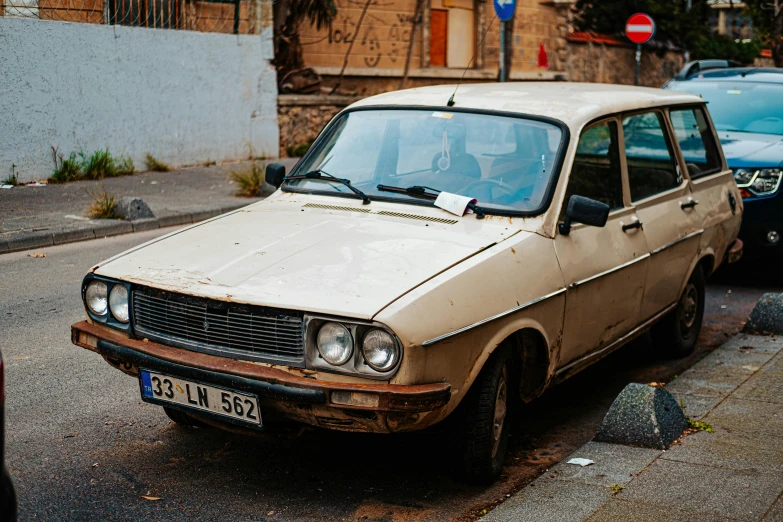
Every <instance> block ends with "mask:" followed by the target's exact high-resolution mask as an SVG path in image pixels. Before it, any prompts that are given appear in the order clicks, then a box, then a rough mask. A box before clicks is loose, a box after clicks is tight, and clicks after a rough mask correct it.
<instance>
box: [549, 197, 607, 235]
mask: <svg viewBox="0 0 783 522" xmlns="http://www.w3.org/2000/svg"><path fill="white" fill-rule="evenodd" d="M608 218H609V205H607V204H606V203H601V202H600V201H596V200H594V199H590V198H586V197H584V196H577V195H573V196H571V199H569V200H568V207H567V208H566V216H565V221H563V222H562V223H560V225H559V226H558V230H559V231H560V233H561V234H562V235H564V236H567V235H568V234H570V233H571V223H583V224H585V225H589V226H591V227H602V226H604V225H606V220H607V219H608Z"/></svg>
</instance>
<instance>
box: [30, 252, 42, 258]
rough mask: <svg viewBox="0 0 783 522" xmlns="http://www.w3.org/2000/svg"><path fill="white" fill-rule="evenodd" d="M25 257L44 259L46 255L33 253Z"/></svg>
mask: <svg viewBox="0 0 783 522" xmlns="http://www.w3.org/2000/svg"><path fill="white" fill-rule="evenodd" d="M27 257H46V254H41V253H39V252H35V253H33V254H27Z"/></svg>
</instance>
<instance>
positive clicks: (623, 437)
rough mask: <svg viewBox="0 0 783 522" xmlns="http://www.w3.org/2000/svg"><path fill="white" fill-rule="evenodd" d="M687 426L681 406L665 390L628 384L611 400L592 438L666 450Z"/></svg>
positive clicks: (599, 440)
mask: <svg viewBox="0 0 783 522" xmlns="http://www.w3.org/2000/svg"><path fill="white" fill-rule="evenodd" d="M687 427H688V421H687V419H686V418H685V414H684V413H683V412H682V408H680V406H679V405H678V404H677V401H676V400H675V399H674V397H672V395H671V394H670V393H669V392H668V391H666V390H665V389H664V388H657V387H655V386H650V385H647V384H638V383H631V384H629V385H628V386H626V387H625V388H624V389H623V391H621V392H620V394H619V395H618V396H617V398H616V399H615V400H614V402H613V403H612V406H611V407H610V408H609V411H608V412H607V413H606V416H605V417H604V420H603V422H601V426H600V427H599V428H598V433H596V435H595V437H594V438H593V440H594V441H596V442H609V443H612V444H624V445H626V446H641V447H643V448H653V449H666V448H668V447H669V446H670V445H671V443H672V442H674V441H675V440H677V438H678V437H679V436H680V435H682V432H683V431H685V428H687Z"/></svg>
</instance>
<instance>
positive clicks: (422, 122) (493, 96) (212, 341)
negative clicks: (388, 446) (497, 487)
mask: <svg viewBox="0 0 783 522" xmlns="http://www.w3.org/2000/svg"><path fill="white" fill-rule="evenodd" d="M454 91H455V88H454V86H453V85H451V86H438V87H424V88H417V89H411V90H406V91H400V92H391V93H387V94H382V95H379V96H374V97H371V98H367V99H364V100H361V101H359V102H357V103H355V104H353V105H352V106H350V107H348V108H347V109H345V110H344V111H342V112H341V113H340V114H338V115H337V116H336V117H335V118H334V119H333V120H332V121H331V123H329V125H328V126H327V127H326V128H325V129H324V130H323V132H322V133H321V134H320V136H319V137H318V139H317V140H316V142H315V143H314V144H313V146H312V147H311V148H310V150H309V151H308V152H307V154H306V155H305V156H304V157H303V158H302V159H301V161H300V162H299V163H298V164H297V166H296V167H295V168H294V169H293V171H292V172H291V173H290V174H289V175H288V176H287V177H284V175H285V169H284V167H283V166H281V165H274V164H272V165H269V166H268V167H267V181H268V182H270V183H271V184H273V185H276V186H278V187H279V190H277V191H276V192H275V193H274V194H273V195H272V196H270V197H269V198H267V199H266V200H264V201H262V202H259V203H255V204H252V205H249V206H247V207H245V208H243V209H241V210H238V211H235V212H232V213H229V214H226V215H223V216H220V217H217V218H214V219H211V220H208V221H205V222H203V223H199V224H197V225H193V226H191V227H188V228H185V229H183V230H179V231H177V232H173V233H171V234H168V235H166V236H164V237H161V238H159V239H155V240H153V241H150V242H149V243H146V244H144V245H142V246H139V247H137V248H134V249H131V250H129V251H127V252H125V253H123V254H120V255H118V256H115V257H113V258H111V259H109V260H108V261H105V262H103V263H100V264H99V265H98V266H96V267H94V268H93V269H92V270H91V271H90V273H89V274H88V275H87V276H86V277H85V279H84V283H83V287H82V296H83V299H84V304H85V308H86V312H87V320H86V321H83V322H80V323H77V324H75V325H73V327H72V339H73V342H74V343H75V344H77V345H79V346H81V347H83V348H86V349H88V350H92V351H95V352H97V353H98V354H100V355H101V356H103V357H104V359H105V360H106V361H107V362H108V363H109V364H111V365H112V366H114V367H116V368H118V369H120V370H121V371H123V372H125V373H126V374H129V375H131V376H133V377H135V378H137V379H138V380H139V387H140V394H141V397H142V399H143V400H144V401H146V402H149V403H152V404H157V405H160V406H163V408H164V410H165V411H166V413H167V414H168V416H169V417H170V418H171V419H172V420H173V421H175V422H177V423H180V424H185V425H198V424H213V425H217V426H223V427H234V428H235V427H241V428H247V429H249V430H261V429H263V428H264V427H266V426H268V425H271V424H273V423H276V422H284V421H293V422H297V423H305V424H310V425H313V426H320V427H324V428H329V429H335V430H346V431H363V432H378V433H381V432H383V433H391V432H402V431H408V430H419V429H423V428H426V427H428V426H432V425H434V424H436V423H439V422H441V421H444V420H445V419H447V417H448V418H450V419H451V420H452V421H453V422H451V423H449V424H447V426H450V427H451V428H452V429H453V430H455V431H456V432H457V433H456V434H455V436H453V437H449V439H450V440H454V441H456V444H455V449H454V451H455V459H454V460H455V461H457V462H459V465H460V469H461V475H462V476H463V477H464V478H465V479H468V480H487V479H491V478H492V477H494V476H495V475H496V474H497V473H499V471H500V469H501V466H502V463H503V459H504V455H505V450H506V444H507V436H508V434H507V431H508V426H509V422H508V421H507V416H508V414H509V413H510V412H512V411H513V408H511V406H512V405H513V404H514V403H515V399H516V398H521V399H522V400H524V401H529V400H531V399H533V398H535V397H536V396H538V395H540V394H541V393H542V392H543V391H544V390H546V389H547V388H548V387H550V386H552V385H554V384H556V383H558V382H560V381H563V380H564V379H566V378H568V377H570V376H571V375H574V374H575V373H577V372H579V371H580V370H582V369H583V368H585V367H586V366H588V365H589V364H591V363H593V362H595V361H597V360H599V359H601V358H602V357H604V356H606V355H607V354H609V353H611V352H612V351H614V350H616V349H617V348H619V347H620V346H622V345H623V344H625V343H627V342H628V341H630V340H631V339H633V338H634V337H636V336H638V335H639V334H641V333H642V332H644V331H646V330H647V329H648V328H651V329H652V335H653V339H654V341H655V343H656V346H657V348H658V349H659V350H660V352H661V354H668V355H675V356H677V355H684V354H687V353H689V352H690V351H691V350H692V349H693V347H694V345H695V343H696V338H697V337H698V335H699V331H700V328H701V322H702V315H703V312H704V285H705V279H706V278H707V277H708V276H709V275H710V274H711V273H713V272H714V271H715V269H716V268H717V267H718V265H720V264H721V263H722V262H724V261H725V260H727V259H728V260H729V261H732V260H734V259H736V258H738V257H739V255H741V249H742V244H741V243H740V242H739V241H738V240H737V239H736V237H737V232H738V230H739V226H740V220H741V216H742V200H741V198H740V196H739V194H738V189H737V187H736V185H735V183H734V178H733V176H732V174H731V171H730V170H729V169H728V168H727V166H726V162H725V160H724V157H723V153H722V151H721V148H720V144H719V141H718V139H717V136H716V133H715V129H714V128H713V125H712V123H711V120H710V116H709V114H708V112H707V110H706V108H705V104H704V102H703V101H702V100H701V99H699V98H698V97H695V96H692V95H688V94H683V93H677V92H672V91H663V90H655V89H645V88H634V87H623V86H613V85H598V84H578V83H505V84H485V85H476V84H474V85H463V86H461V87H459V89H458V90H457V92H456V93H455V92H454ZM457 435H458V436H457Z"/></svg>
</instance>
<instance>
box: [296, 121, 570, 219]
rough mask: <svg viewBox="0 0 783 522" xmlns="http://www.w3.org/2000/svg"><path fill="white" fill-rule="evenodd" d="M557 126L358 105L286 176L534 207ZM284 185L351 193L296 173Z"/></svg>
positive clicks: (553, 159)
mask: <svg viewBox="0 0 783 522" xmlns="http://www.w3.org/2000/svg"><path fill="white" fill-rule="evenodd" d="M562 141H563V131H562V130H561V128H560V127H559V126H557V125H554V124H552V123H547V122H542V121H537V120H532V119H527V118H524V117H519V118H517V117H508V116H499V115H490V114H478V113H467V112H456V111H452V112H448V111H433V110H431V109H430V110H418V109H417V110H409V109H404V110H392V109H374V110H358V111H351V112H348V113H345V114H343V115H342V116H340V117H339V119H338V120H337V121H335V122H333V123H332V124H331V125H330V127H329V130H328V131H327V134H326V135H324V136H323V137H322V138H321V139H319V141H318V142H317V143H316V145H315V147H314V149H312V150H310V151H309V152H308V154H307V155H306V157H305V158H304V159H303V160H302V161H301V162H300V164H299V165H298V166H297V168H296V170H295V171H293V172H292V175H298V174H305V173H307V172H312V171H318V170H320V171H322V172H327V173H329V174H331V175H333V176H337V177H340V178H344V179H349V180H350V181H351V184H352V185H353V186H354V187H356V188H358V189H360V190H361V191H363V192H365V193H366V194H367V195H368V196H369V197H370V198H372V199H375V198H376V197H378V198H379V199H392V200H400V201H405V202H412V201H417V202H418V201H424V200H422V199H419V198H416V197H415V196H412V195H408V194H397V193H393V192H388V191H380V190H378V188H377V187H378V185H387V186H393V187H403V188H406V187H412V186H416V185H418V186H426V187H432V188H433V189H437V190H442V191H446V192H451V193H454V194H460V195H463V196H469V197H471V198H475V199H476V200H478V204H479V205H480V206H481V207H482V208H484V209H485V210H486V211H487V212H490V213H491V212H492V211H493V210H496V211H498V210H500V211H506V212H508V211H516V212H526V213H535V212H538V211H542V210H543V207H545V205H546V204H547V203H548V201H547V199H548V198H547V195H548V194H549V192H550V187H551V185H552V184H553V183H554V182H555V181H556V179H557V176H556V174H557V173H556V172H555V165H556V164H557V158H558V157H559V155H560V153H561V149H562V147H563V146H564V145H563V143H562ZM287 186H288V187H295V188H296V189H304V190H307V191H312V192H318V193H324V194H336V193H343V194H346V195H349V196H352V197H355V196H354V195H353V194H352V193H351V192H350V191H349V190H348V188H347V187H346V186H344V185H342V184H340V183H336V182H327V181H323V179H299V180H291V181H289V182H288V185H287Z"/></svg>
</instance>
